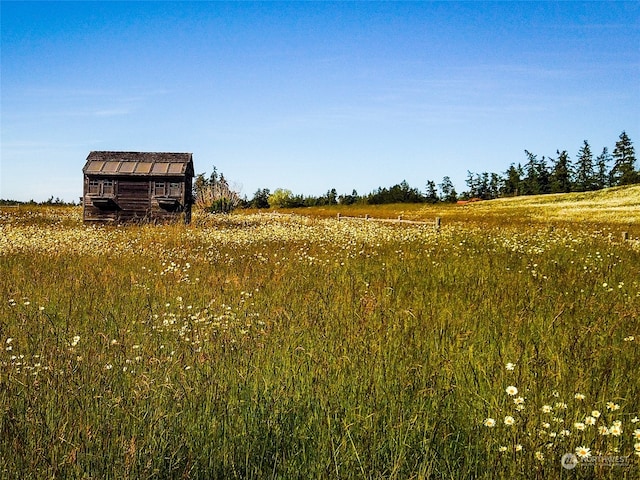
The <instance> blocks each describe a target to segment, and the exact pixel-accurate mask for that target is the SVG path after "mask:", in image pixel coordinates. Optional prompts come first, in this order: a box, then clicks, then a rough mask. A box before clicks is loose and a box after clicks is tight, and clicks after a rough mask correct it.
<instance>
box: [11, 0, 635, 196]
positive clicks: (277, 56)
mask: <svg viewBox="0 0 640 480" xmlns="http://www.w3.org/2000/svg"><path fill="white" fill-rule="evenodd" d="M1 9H2V10H1V22H2V33H1V35H2V43H1V47H2V49H1V74H2V77H1V87H2V89H1V121H2V124H1V147H0V148H1V152H0V153H1V165H0V198H11V199H17V200H29V199H35V200H45V199H47V198H49V197H50V196H54V197H60V198H62V199H64V200H67V201H71V200H77V199H78V197H79V196H80V195H81V194H82V172H81V169H82V166H83V165H84V162H85V159H86V157H87V155H88V153H89V152H90V151H92V150H126V151H172V152H192V153H193V154H194V162H195V167H196V171H197V172H207V173H210V172H211V169H212V166H213V165H215V166H217V168H218V170H219V171H222V172H223V173H224V174H225V176H226V177H227V179H228V180H229V181H230V183H231V184H232V185H233V186H235V187H236V188H237V189H239V190H240V191H241V193H242V194H243V195H246V196H247V197H248V198H252V197H253V194H254V192H255V191H256V190H257V189H258V188H269V189H271V190H272V191H273V190H275V189H276V188H287V189H290V190H292V191H293V192H294V193H296V194H304V195H321V194H324V193H325V192H326V191H327V190H329V189H331V188H336V190H337V191H338V193H351V191H352V190H353V189H356V190H357V191H358V192H359V193H360V194H365V193H369V192H371V191H373V190H375V189H377V188H378V187H380V186H382V187H387V186H391V185H393V184H396V183H399V182H401V181H402V180H407V181H408V182H409V184H410V185H411V186H412V187H416V188H419V189H421V190H424V186H425V184H426V182H427V180H433V181H435V182H436V183H440V182H441V180H442V177H443V176H445V175H448V176H450V177H451V179H452V180H453V181H454V184H455V186H456V188H457V189H458V191H462V190H465V189H466V185H465V182H464V180H465V178H466V175H467V170H470V171H472V172H484V171H488V172H504V171H505V170H506V169H507V168H508V166H509V165H510V164H511V163H518V162H523V163H524V161H525V155H524V150H525V149H527V150H529V151H531V152H533V153H536V154H537V155H539V156H542V155H545V156H553V155H555V152H556V150H557V149H560V150H563V149H566V150H567V151H568V152H569V154H570V155H571V156H572V158H573V159H575V157H576V155H577V152H578V150H579V148H580V147H581V146H582V142H583V140H588V141H589V144H590V145H591V148H592V151H594V153H595V154H598V153H600V152H601V151H602V148H603V147H605V146H606V147H608V148H609V151H612V150H613V147H614V145H615V142H616V141H617V140H618V136H619V135H620V133H621V132H622V131H623V130H625V131H626V132H627V134H628V135H629V137H630V138H631V140H632V142H634V144H635V146H636V151H638V150H640V143H639V142H640V2H604V3H600V2H586V3H585V2H551V3H548V2H497V3H496V2H493V3H485V2H465V3H457V2H410V3H400V2H335V3H334V2H318V3H314V2H294V3H279V2H265V3H253V2H231V3H224V2H186V3H173V2H90V3H84V2H63V3H58V2H40V3H30V2H7V1H2V2H1Z"/></svg>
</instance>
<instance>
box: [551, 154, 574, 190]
mask: <svg viewBox="0 0 640 480" xmlns="http://www.w3.org/2000/svg"><path fill="white" fill-rule="evenodd" d="M556 155H558V158H557V159H556V160H555V162H554V163H553V169H552V170H551V193H568V192H570V191H571V161H570V160H569V154H568V153H567V151H566V150H563V151H562V152H560V150H556Z"/></svg>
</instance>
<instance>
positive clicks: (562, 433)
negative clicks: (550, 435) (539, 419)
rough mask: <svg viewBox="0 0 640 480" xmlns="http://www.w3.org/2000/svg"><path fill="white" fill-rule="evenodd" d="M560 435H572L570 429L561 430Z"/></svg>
mask: <svg viewBox="0 0 640 480" xmlns="http://www.w3.org/2000/svg"><path fill="white" fill-rule="evenodd" d="M560 435H562V436H563V437H568V436H570V435H571V432H570V431H569V430H562V431H561V432H560Z"/></svg>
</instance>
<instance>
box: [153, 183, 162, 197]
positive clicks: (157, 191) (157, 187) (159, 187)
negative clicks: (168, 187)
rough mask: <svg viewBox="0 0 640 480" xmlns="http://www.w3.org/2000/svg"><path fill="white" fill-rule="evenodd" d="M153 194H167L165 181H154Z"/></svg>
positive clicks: (157, 195)
mask: <svg viewBox="0 0 640 480" xmlns="http://www.w3.org/2000/svg"><path fill="white" fill-rule="evenodd" d="M153 194H154V195H155V196H156V197H164V196H165V182H154V188H153Z"/></svg>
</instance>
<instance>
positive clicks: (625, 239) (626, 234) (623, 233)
mask: <svg viewBox="0 0 640 480" xmlns="http://www.w3.org/2000/svg"><path fill="white" fill-rule="evenodd" d="M627 240H629V232H622V241H623V242H626V241H627Z"/></svg>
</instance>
